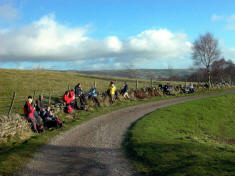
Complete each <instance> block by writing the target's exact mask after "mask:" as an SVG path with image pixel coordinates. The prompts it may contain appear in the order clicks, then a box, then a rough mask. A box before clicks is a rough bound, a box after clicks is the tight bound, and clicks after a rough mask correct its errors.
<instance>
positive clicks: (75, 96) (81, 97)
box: [63, 81, 129, 114]
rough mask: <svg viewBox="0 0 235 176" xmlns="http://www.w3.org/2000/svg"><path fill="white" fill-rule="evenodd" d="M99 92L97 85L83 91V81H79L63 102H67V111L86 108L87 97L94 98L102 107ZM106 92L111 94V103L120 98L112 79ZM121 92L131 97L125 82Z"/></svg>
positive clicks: (65, 95) (66, 94) (64, 97)
mask: <svg viewBox="0 0 235 176" xmlns="http://www.w3.org/2000/svg"><path fill="white" fill-rule="evenodd" d="M98 94H99V92H98V91H97V89H96V88H95V87H92V88H91V89H90V90H89V91H88V92H87V93H86V92H84V91H83V89H82V85H81V83H78V84H77V85H76V86H75V87H74V89H71V90H68V91H66V92H65V94H64V96H63V102H64V104H65V112H66V113H69V114H71V113H74V110H75V109H77V110H86V104H87V98H88V99H89V100H92V101H93V102H94V103H95V104H96V105H97V106H98V107H100V106H101V105H100V101H99V99H98V97H97V96H98ZM106 94H107V95H108V96H110V103H111V104H113V103H114V102H115V100H116V99H118V98H119V96H118V91H117V88H116V86H115V84H114V81H111V82H110V84H109V88H108V90H107V91H106ZM121 94H122V95H123V97H124V98H125V99H129V95H128V85H127V83H126V82H125V84H124V88H123V89H122V91H121Z"/></svg>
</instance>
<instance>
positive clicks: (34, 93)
mask: <svg viewBox="0 0 235 176" xmlns="http://www.w3.org/2000/svg"><path fill="white" fill-rule="evenodd" d="M35 95H36V89H34V91H33V100H34V98H35Z"/></svg>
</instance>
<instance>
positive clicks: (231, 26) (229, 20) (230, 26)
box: [226, 14, 235, 30]
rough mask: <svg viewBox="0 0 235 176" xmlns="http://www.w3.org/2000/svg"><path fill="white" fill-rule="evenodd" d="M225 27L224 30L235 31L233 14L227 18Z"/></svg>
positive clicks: (234, 16)
mask: <svg viewBox="0 0 235 176" xmlns="http://www.w3.org/2000/svg"><path fill="white" fill-rule="evenodd" d="M226 21H227V26H226V28H227V29H228V30H235V14H234V15H231V16H229V17H228V18H227V19H226Z"/></svg>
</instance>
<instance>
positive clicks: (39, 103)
mask: <svg viewBox="0 0 235 176" xmlns="http://www.w3.org/2000/svg"><path fill="white" fill-rule="evenodd" d="M36 111H37V112H38V114H39V115H40V116H41V117H42V116H43V114H44V113H45V106H44V102H43V95H42V94H41V95H39V98H38V100H37V101H36Z"/></svg>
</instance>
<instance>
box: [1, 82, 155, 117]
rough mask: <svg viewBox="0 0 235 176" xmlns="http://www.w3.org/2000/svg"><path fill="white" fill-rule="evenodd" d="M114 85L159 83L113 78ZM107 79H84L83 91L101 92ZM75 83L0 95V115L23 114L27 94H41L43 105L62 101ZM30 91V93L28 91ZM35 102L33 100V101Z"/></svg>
mask: <svg viewBox="0 0 235 176" xmlns="http://www.w3.org/2000/svg"><path fill="white" fill-rule="evenodd" d="M114 81H115V85H116V87H117V89H118V90H120V89H121V88H123V85H124V83H125V82H127V83H128V86H129V89H139V88H143V87H153V86H156V85H157V84H159V82H156V81H154V80H152V79H151V80H149V81H146V80H114ZM109 82H110V81H109V80H105V82H104V80H100V79H97V80H94V81H85V82H83V84H82V85H83V89H84V91H85V92H86V91H88V90H89V89H90V88H91V87H96V88H97V90H98V91H99V92H100V93H102V92H105V91H106V90H107V89H108V85H109ZM74 87H75V85H73V84H70V83H69V82H67V83H66V84H65V86H64V87H61V88H60V89H59V90H54V89H53V86H51V88H47V89H36V88H35V89H33V88H32V89H29V90H27V91H26V92H25V93H24V92H23V93H22V91H21V94H18V93H17V92H16V91H15V92H13V94H12V95H11V96H0V114H1V115H8V116H9V115H10V114H11V113H18V114H23V107H24V104H25V102H26V100H27V97H28V96H29V95H31V96H33V99H34V100H36V99H38V97H39V95H40V94H42V95H43V97H44V102H45V105H49V104H55V103H59V102H62V96H63V95H64V92H65V91H66V90H70V89H72V88H74ZM29 92H30V93H29ZM34 102H35V101H34Z"/></svg>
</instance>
